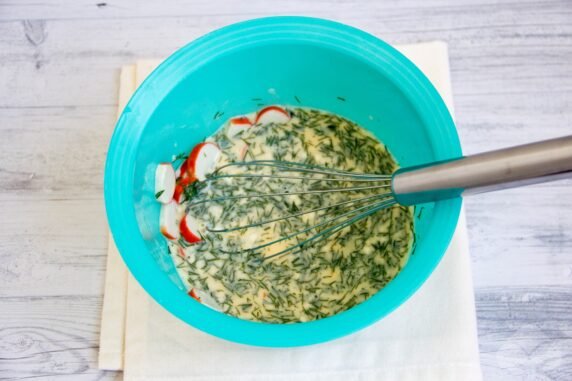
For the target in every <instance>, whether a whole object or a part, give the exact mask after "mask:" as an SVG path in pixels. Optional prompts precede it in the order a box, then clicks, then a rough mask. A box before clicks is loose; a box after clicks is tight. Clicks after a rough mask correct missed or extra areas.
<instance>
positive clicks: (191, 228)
mask: <svg viewBox="0 0 572 381" xmlns="http://www.w3.org/2000/svg"><path fill="white" fill-rule="evenodd" d="M179 228H180V231H181V235H182V236H183V238H184V239H185V241H187V242H188V243H197V242H200V241H201V235H200V234H199V225H198V223H197V220H195V218H194V217H193V216H191V215H189V214H187V215H186V216H185V217H184V218H183V219H182V220H181V223H180V224H179Z"/></svg>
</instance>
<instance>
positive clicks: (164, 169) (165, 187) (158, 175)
mask: <svg viewBox="0 0 572 381" xmlns="http://www.w3.org/2000/svg"><path fill="white" fill-rule="evenodd" d="M175 180H176V176H175V170H174V169H173V165H172V164H171V163H160V164H159V165H157V169H156V170H155V195H156V196H155V197H156V198H157V201H159V202H160V203H161V204H167V203H168V202H170V201H171V200H172V199H173V194H174V193H175Z"/></svg>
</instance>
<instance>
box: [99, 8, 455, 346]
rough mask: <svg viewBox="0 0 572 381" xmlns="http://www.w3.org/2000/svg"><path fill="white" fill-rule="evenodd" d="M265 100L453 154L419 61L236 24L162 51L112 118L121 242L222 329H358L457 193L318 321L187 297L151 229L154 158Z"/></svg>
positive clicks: (207, 326) (414, 259)
mask: <svg viewBox="0 0 572 381" xmlns="http://www.w3.org/2000/svg"><path fill="white" fill-rule="evenodd" d="M298 102H300V104H298ZM261 104H264V105H267V104H282V105H292V106H298V105H301V106H306V107H312V108H317V109H322V110H327V111H331V112H333V113H336V114H339V115H341V116H344V117H346V118H348V119H350V120H353V121H354V122H357V123H358V124H360V125H361V126H363V127H365V128H367V129H368V130H370V131H371V132H373V133H374V134H375V135H376V136H377V137H378V138H379V139H381V140H382V141H383V142H384V143H385V144H386V145H387V146H388V147H389V149H390V151H391V152H392V153H393V154H394V156H395V157H396V159H397V160H398V162H399V163H400V165H402V166H409V165H418V164H422V163H426V162H430V161H434V160H444V159H449V158H452V157H459V156H461V148H460V144H459V139H458V136H457V133H456V130H455V126H454V124H453V121H452V119H451V116H450V115H449V112H448V111H447V108H446V107H445V104H444V103H443V100H442V99H441V98H440V96H439V95H438V94H437V92H436V91H435V89H434V88H433V86H432V85H431V84H430V83H429V81H428V80H427V79H426V78H425V76H424V75H423V74H422V73H421V72H420V71H419V70H418V69H417V68H416V67H415V65H413V64H412V63H411V62H410V61H409V60H408V59H406V58H405V57H404V56H403V55H401V54H400V53H399V52H397V51H396V50H395V49H393V48H392V47H391V46H389V45H387V44H386V43H384V42H382V41H380V40H379V39H377V38H375V37H373V36H371V35H369V34H367V33H364V32H362V31H360V30H358V29H355V28H352V27H349V26H346V25H343V24H339V23H335V22H332V21H326V20H320V19H314V18H305V17H273V18H263V19H256V20H251V21H246V22H242V23H238V24H233V25H230V26H228V27H225V28H222V29H219V30H217V31H215V32H212V33H210V34H208V35H206V36H204V37H201V38H199V39H198V40H196V41H194V42H192V43H190V44H189V45H187V46H185V47H184V48H182V49H180V50H178V51H177V52H175V53H174V54H173V55H172V56H170V57H169V58H168V59H167V60H166V61H164V62H163V63H162V64H161V65H160V66H159V67H158V68H157V69H156V70H155V71H154V72H153V73H152V74H151V75H150V76H149V77H148V78H147V80H146V81H145V82H144V83H143V84H142V85H141V86H140V87H139V89H138V90H137V91H136V92H135V94H134V95H133V97H132V98H131V100H130V101H129V103H128V104H127V106H126V108H125V110H124V111H123V114H122V115H121V117H120V118H119V121H118V122H117V126H116V128H115V132H114V134H113V138H112V139H111V143H110V146H109V152H108V155H107V162H106V167H105V202H106V209H107V215H108V219H109V224H110V226H111V231H112V233H113V237H114V239H115V242H116V244H117V246H118V248H119V251H120V252H121V255H122V256H123V259H124V260H125V263H126V264H127V266H128V267H129V270H130V271H131V273H132V274H133V275H134V277H135V278H136V279H137V280H138V281H139V283H140V284H141V285H142V286H143V288H144V289H145V290H146V291H147V292H148V293H149V294H150V295H151V296H152V297H153V298H154V299H155V300H156V301H157V302H158V303H159V304H161V305H162V306H163V307H164V308H165V309H166V310H168V311H169V312H170V313H172V314H174V315H175V316H177V317H178V318H180V319H181V320H183V321H185V322H187V323H188V324H190V325H191V326H193V327H195V328H198V329H200V330H202V331H204V332H208V333H210V334H212V335H215V336H218V337H220V338H224V339H228V340H232V341H235V342H239V343H245V344H252V345H262V346H272V347H282V346H298V345H307V344H313V343H318V342H323V341H327V340H331V339H334V338H338V337H340V336H343V335H347V334H349V333H352V332H354V331H357V330H359V329H361V328H364V327H366V326H368V325H370V324H372V323H374V322H375V321H377V320H379V319H381V318H382V317H384V316H385V315H387V314H388V313H390V312H391V311H392V310H394V309H395V308H397V307H398V306H399V305H401V304H402V303H403V302H405V300H407V298H409V297H410V296H411V295H412V294H413V293H414V292H415V290H417V289H418V288H419V286H421V284H422V283H423V282H424V281H425V280H426V279H427V278H428V277H429V275H430V274H431V272H432V271H433V270H434V269H435V267H436V266H437V264H438V262H439V260H440V259H441V257H442V256H443V253H444V252H445V250H446V249H447V246H448V244H449V241H450V239H451V236H452V234H453V231H454V229H455V226H456V223H457V219H458V216H459V211H460V207H461V201H460V199H456V200H450V201H440V202H438V203H435V204H427V205H423V208H424V209H423V212H422V215H421V216H419V213H416V215H417V216H418V217H416V220H415V229H416V243H415V247H414V250H413V253H412V255H411V257H410V259H409V262H408V263H407V265H406V266H405V268H404V269H403V270H402V271H401V272H400V273H399V275H398V276H397V277H396V278H395V279H394V280H393V281H391V282H390V283H389V284H388V285H387V287H385V288H383V289H382V290H381V291H379V292H378V293H377V294H376V295H374V296H373V297H371V298H370V299H368V300H367V301H366V302H364V303H362V304H359V305H357V306H355V307H354V308H352V309H350V310H348V311H345V312H343V313H340V314H338V315H335V316H332V317H329V318H325V319H322V320H318V321H313V322H307V323H298V324H267V323H256V322H250V321H246V320H240V319H237V318H234V317H231V316H227V315H224V314H222V313H219V312H216V311H214V310H211V309H209V308H207V307H205V306H203V305H201V304H200V303H198V302H196V301H195V300H194V299H192V298H190V297H189V296H188V295H187V293H186V290H185V287H184V286H183V284H182V282H181V281H180V279H179V278H178V276H177V274H176V272H175V269H174V266H173V263H172V261H171V259H170V257H169V254H168V251H167V246H166V243H165V241H164V239H163V237H162V236H161V235H160V233H159V227H158V222H159V204H158V203H157V202H156V201H155V199H154V194H153V193H154V189H153V188H154V171H155V167H156V165H157V163H159V162H164V161H169V160H170V159H171V157H172V155H176V154H178V153H180V152H188V151H189V150H190V149H191V148H192V147H193V146H194V145H195V144H196V143H198V142H199V141H201V140H202V139H203V138H204V137H206V136H208V135H211V134H212V133H213V132H214V131H215V130H216V129H217V128H218V127H219V126H220V124H221V123H222V122H223V121H224V119H225V118H227V117H229V116H233V115H238V114H243V113H248V112H251V111H254V110H257V109H259V108H260V105H261ZM221 114H222V117H220V118H218V116H219V115H221ZM215 116H217V117H215Z"/></svg>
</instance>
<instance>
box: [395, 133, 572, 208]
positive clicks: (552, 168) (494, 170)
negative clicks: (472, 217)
mask: <svg viewBox="0 0 572 381" xmlns="http://www.w3.org/2000/svg"><path fill="white" fill-rule="evenodd" d="M567 177H572V136H565V137H561V138H557V139H552V140H546V141H542V142H537V143H531V144H526V145H522V146H517V147H511V148H504V149H501V150H497V151H491V152H485V153H481V154H477V155H473V156H467V157H462V158H459V159H453V160H448V161H445V162H438V163H431V164H429V165H424V166H419V167H413V168H402V169H399V170H398V171H397V172H395V174H394V175H393V178H392V188H393V193H394V195H395V198H396V200H397V201H398V202H399V203H400V204H402V205H413V204H420V203H424V202H430V201H437V200H442V199H448V198H454V197H459V196H466V195H469V194H475V193H482V192H490V191H495V190H500V189H506V188H513V187H519V186H523V185H529V184H536V183H541V182H545V181H552V180H559V179H562V178H567Z"/></svg>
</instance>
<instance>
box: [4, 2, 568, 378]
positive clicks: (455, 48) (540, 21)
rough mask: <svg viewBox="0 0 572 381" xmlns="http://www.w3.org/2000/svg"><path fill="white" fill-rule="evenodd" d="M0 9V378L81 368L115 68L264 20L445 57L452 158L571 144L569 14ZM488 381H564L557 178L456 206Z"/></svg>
mask: <svg viewBox="0 0 572 381" xmlns="http://www.w3.org/2000/svg"><path fill="white" fill-rule="evenodd" d="M458 3H461V2H458V1H454V0H440V1H422V0H407V1H400V2H397V3H396V2H381V1H375V2H374V1H358V0H316V1H307V0H290V1H286V0H284V1H276V2H269V1H263V0H249V1H242V2H239V1H231V0H227V1H217V0H195V1H190V0H178V1H173V2H169V1H157V2H155V1H149V2H145V3H144V4H143V2H137V4H136V2H135V1H134V2H123V3H119V2H117V1H115V0H93V1H88V0H53V1H49V0H20V1H17V0H0V379H2V380H4V379H10V380H11V379H28V378H30V379H41V380H52V379H55V380H74V381H75V380H101V379H104V380H114V379H119V378H120V375H119V374H115V373H112V372H101V371H98V370H97V369H96V355H97V349H98V335H99V317H100V312H101V302H102V290H103V277H104V272H105V254H106V243H107V240H106V236H107V224H106V219H105V215H104V208H103V197H102V180H103V164H104V160H105V153H106V147H107V143H108V140H109V137H110V133H111V126H112V125H113V124H114V119H115V110H116V103H117V83H118V81H117V79H118V73H119V71H118V69H119V67H120V66H121V65H124V64H128V63H133V62H134V60H135V59H137V58H144V57H163V56H166V55H168V54H169V53H171V52H173V51H174V50H175V49H177V48H178V47H180V46H182V45H183V44H185V43H186V42H188V41H190V40H192V39H194V38H196V37H198V36H200V35H201V34H204V33H206V32H208V31H210V30H212V29H213V28H217V27H220V26H223V25H225V24H229V23H232V22H235V21H239V20H244V19H248V18H253V17H260V16H264V15H275V14H305V15H312V16H319V17H326V18H331V19H334V20H339V21H342V22H345V23H348V24H351V25H354V26H357V27H360V28H362V29H365V30H367V31H369V32H371V33H373V34H375V35H377V36H379V37H381V38H383V39H385V40H386V41H388V42H391V43H410V42H417V41H425V40H431V39H441V40H445V41H447V42H448V43H449V46H450V56H451V70H452V78H453V90H454V96H455V108H456V117H457V121H458V127H459V131H460V135H461V139H462V142H463V146H464V149H465V152H466V153H475V152H478V151H483V150H488V149H494V148H500V147H503V146H507V145H510V144H519V143H525V142H530V141H533V140H536V139H543V138H551V137H556V136H560V135H565V134H572V2H570V1H543V2H539V1H534V0H531V1H526V0H514V1H506V2H502V1H501V2H497V1H494V0H470V1H464V2H462V3H463V5H459V4H458ZM467 211H468V213H467V214H468V221H469V229H470V238H471V250H472V253H471V255H472V260H473V276H474V281H475V294H476V300H477V315H478V328H479V336H480V348H481V354H482V357H481V359H482V365H483V371H484V376H485V379H486V380H571V379H572V181H570V180H568V181H562V182H559V183H553V184H547V185H542V186H535V187H530V188H526V189H518V190H511V191H507V192H504V193H497V194H489V195H484V196H480V197H478V198H473V199H471V200H467Z"/></svg>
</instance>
